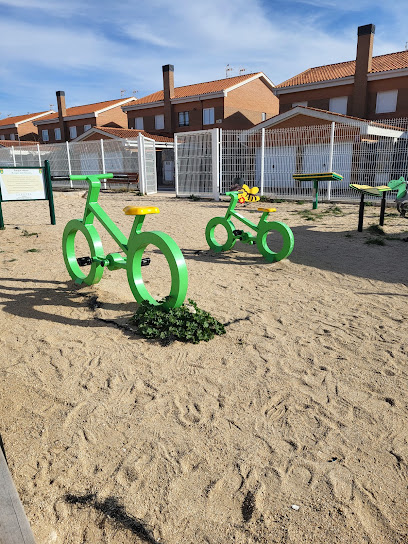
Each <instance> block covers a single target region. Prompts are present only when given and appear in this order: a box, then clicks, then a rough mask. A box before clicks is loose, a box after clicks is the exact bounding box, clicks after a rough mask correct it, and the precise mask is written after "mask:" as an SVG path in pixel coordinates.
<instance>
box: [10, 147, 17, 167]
mask: <svg viewBox="0 0 408 544" xmlns="http://www.w3.org/2000/svg"><path fill="white" fill-rule="evenodd" d="M11 154H12V155H13V162H14V166H16V154H15V152H14V145H12V146H11Z"/></svg>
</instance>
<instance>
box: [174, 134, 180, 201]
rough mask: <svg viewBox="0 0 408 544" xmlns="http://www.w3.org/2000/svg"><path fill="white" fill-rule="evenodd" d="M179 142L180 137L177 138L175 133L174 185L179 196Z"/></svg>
mask: <svg viewBox="0 0 408 544" xmlns="http://www.w3.org/2000/svg"><path fill="white" fill-rule="evenodd" d="M177 144H178V138H177V134H175V135H174V185H175V189H176V196H179V184H178V154H177Z"/></svg>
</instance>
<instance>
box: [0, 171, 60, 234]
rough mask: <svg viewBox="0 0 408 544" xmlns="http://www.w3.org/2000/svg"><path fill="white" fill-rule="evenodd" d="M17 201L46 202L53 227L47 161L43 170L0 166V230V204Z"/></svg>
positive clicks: (0, 221)
mask: <svg viewBox="0 0 408 544" xmlns="http://www.w3.org/2000/svg"><path fill="white" fill-rule="evenodd" d="M18 200H21V201H29V200H48V203H49V207H50V219H51V225H55V211H54V199H53V195H52V184H51V172H50V163H49V161H45V162H44V167H43V168H38V167H37V168H35V167H34V168H33V167H31V166H22V167H19V168H15V167H10V166H4V167H1V166H0V229H4V221H3V213H2V209H1V205H2V202H6V201H18Z"/></svg>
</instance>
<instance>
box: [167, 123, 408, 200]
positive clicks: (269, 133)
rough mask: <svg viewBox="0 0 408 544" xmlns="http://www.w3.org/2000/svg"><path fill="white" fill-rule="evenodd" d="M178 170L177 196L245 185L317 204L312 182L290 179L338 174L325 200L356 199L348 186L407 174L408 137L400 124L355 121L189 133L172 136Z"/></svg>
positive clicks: (325, 188)
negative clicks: (313, 199) (337, 178)
mask: <svg viewBox="0 0 408 544" xmlns="http://www.w3.org/2000/svg"><path fill="white" fill-rule="evenodd" d="M403 121H404V122H405V120H403ZM404 122H401V125H402V126H403V127H404V126H405V125H406V123H405V124H404ZM175 167H176V193H177V194H178V195H184V196H185V195H191V194H194V195H201V196H207V197H213V198H215V199H218V198H219V194H220V193H221V194H222V193H225V192H226V191H228V190H230V189H231V187H232V186H233V185H235V184H240V185H242V184H243V183H246V184H247V185H249V186H255V185H256V186H258V187H259V188H260V194H261V195H267V196H270V197H279V198H296V199H297V198H299V199H300V198H301V199H312V198H313V186H312V185H313V184H312V182H297V181H295V180H294V179H293V174H303V173H305V174H306V173H315V172H337V173H338V174H341V175H342V176H343V180H341V181H335V182H327V183H326V184H323V183H322V184H320V185H321V187H320V186H319V196H320V198H321V199H324V200H336V199H337V200H343V199H351V200H357V199H359V198H360V195H359V194H358V193H357V191H355V190H354V189H351V188H350V183H357V184H366V185H383V184H386V183H387V182H388V181H389V180H391V179H395V178H398V177H400V176H401V175H403V176H405V177H407V175H408V132H405V129H404V128H399V125H398V123H397V122H396V121H395V120H394V126H387V125H385V124H383V122H382V123H381V124H380V123H371V122H367V123H362V122H358V123H357V122H356V123H354V124H353V123H351V124H347V125H346V124H341V123H336V124H335V123H331V124H327V125H317V126H305V127H295V128H284V129H283V128H281V129H266V130H265V129H262V130H249V131H243V130H222V129H211V130H205V131H197V132H187V133H181V134H177V135H176V136H175Z"/></svg>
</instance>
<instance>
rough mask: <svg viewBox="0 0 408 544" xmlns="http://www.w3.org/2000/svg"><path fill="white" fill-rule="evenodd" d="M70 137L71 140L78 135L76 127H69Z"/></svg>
mask: <svg viewBox="0 0 408 544" xmlns="http://www.w3.org/2000/svg"><path fill="white" fill-rule="evenodd" d="M69 137H70V138H71V140H72V139H73V138H76V137H77V129H76V127H69Z"/></svg>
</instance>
